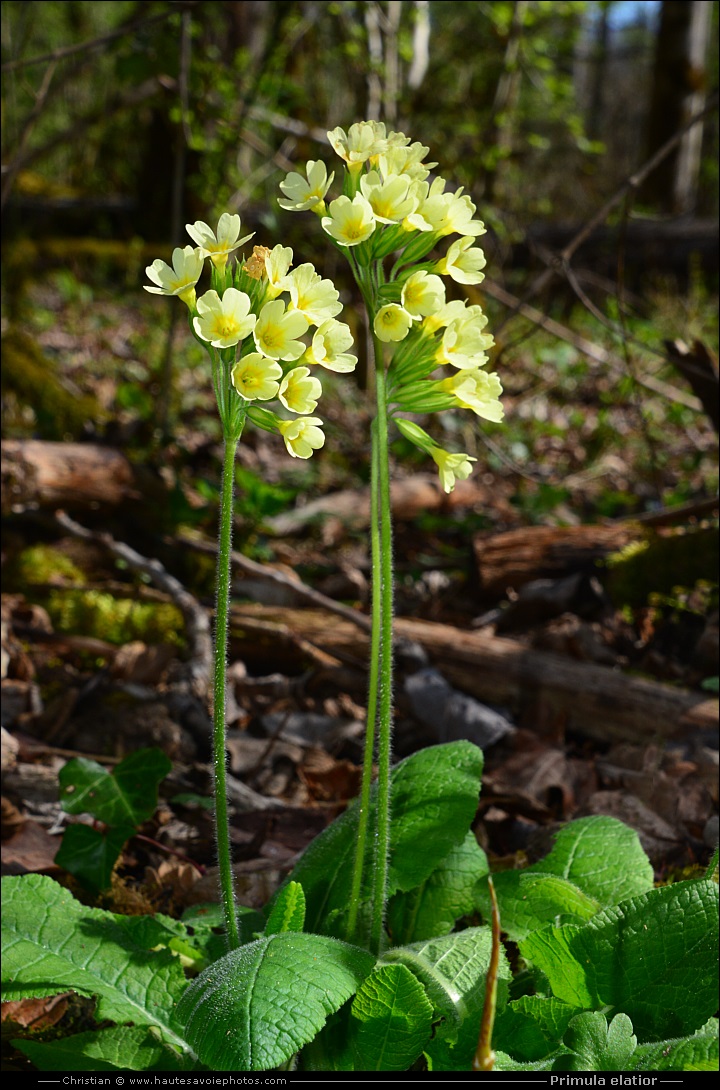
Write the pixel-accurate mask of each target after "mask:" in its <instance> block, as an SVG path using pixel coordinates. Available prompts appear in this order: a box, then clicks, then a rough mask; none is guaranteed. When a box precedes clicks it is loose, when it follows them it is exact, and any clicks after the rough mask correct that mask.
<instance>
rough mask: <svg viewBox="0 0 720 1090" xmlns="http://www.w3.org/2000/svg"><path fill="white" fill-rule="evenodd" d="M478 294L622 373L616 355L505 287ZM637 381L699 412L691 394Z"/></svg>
mask: <svg viewBox="0 0 720 1090" xmlns="http://www.w3.org/2000/svg"><path fill="white" fill-rule="evenodd" d="M480 291H481V292H487V294H488V295H490V296H491V297H492V298H493V299H497V301H498V302H499V303H502V305H503V306H505V307H509V308H510V310H512V312H513V313H517V314H520V315H522V317H523V318H527V320H528V321H529V322H532V323H533V324H534V325H537V326H539V327H540V328H541V329H544V330H545V331H546V333H550V334H551V335H552V336H553V337H557V338H558V339H559V340H561V341H565V342H566V343H567V344H571V345H572V346H573V348H577V350H578V352H582V354H583V356H586V357H587V358H588V359H589V360H593V362H595V363H602V364H605V365H606V366H607V367H608V368H609V369H610V370H611V372H613V373H614V374H616V375H618V374H625V372H626V367H625V364H624V362H623V360H621V359H620V357H619V356H616V355H615V354H614V353H613V352H608V350H607V349H606V348H603V347H602V345H599V344H595V343H594V342H593V341H589V340H587V338H586V337H581V336H580V334H578V333H573V331H572V330H571V329H568V327H567V326H564V325H562V324H561V323H560V322H556V321H555V319H554V318H549V317H548V316H547V315H546V314H543V312H542V311H541V310H536V309H535V307H532V306H530V305H529V304H528V303H524V302H522V300H520V299H518V297H517V296H516V295H512V294H511V292H509V291H506V290H505V288H503V287H501V286H500V285H499V284H496V283H495V282H494V281H492V280H487V279H486V280H483V283H482V288H481V289H480ZM637 382H638V383H639V384H640V385H641V386H645V387H646V389H648V390H652V391H653V393H656V394H660V395H661V397H664V398H667V400H668V401H676V402H677V403H678V404H679V405H685V406H686V407H687V408H688V409H694V410H695V412H702V409H703V406H702V404H701V402H700V400H699V398H697V397H693V396H692V394H688V393H686V392H685V391H684V390H679V389H678V388H677V386H671V385H670V383H669V382H663V381H662V379H658V378H655V377H654V376H653V375H645V376H638V378H637Z"/></svg>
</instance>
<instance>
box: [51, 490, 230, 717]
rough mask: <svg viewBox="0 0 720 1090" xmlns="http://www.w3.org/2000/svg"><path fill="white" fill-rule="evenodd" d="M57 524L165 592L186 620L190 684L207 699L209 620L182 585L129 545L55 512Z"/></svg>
mask: <svg viewBox="0 0 720 1090" xmlns="http://www.w3.org/2000/svg"><path fill="white" fill-rule="evenodd" d="M55 521H56V522H57V524H58V526H61V527H62V528H63V530H67V531H68V533H71V534H73V535H74V536H75V537H79V538H82V539H83V540H84V541H95V542H97V543H98V544H99V545H102V546H103V547H104V548H106V549H107V550H108V551H109V552H110V553H112V555H113V556H116V557H118V559H119V560H124V561H125V563H126V564H127V565H128V566H129V567H130V568H132V569H133V571H138V572H142V573H143V574H144V575H148V576H149V577H150V579H151V580H152V581H153V583H154V584H155V586H156V587H158V588H159V589H160V590H163V591H165V593H166V594H168V595H169V596H170V598H171V599H172V601H173V602H174V603H175V605H176V606H177V607H178V609H179V610H180V611H181V613H182V615H183V618H184V620H185V625H186V632H187V639H188V644H189V648H190V662H189V668H190V683H191V687H192V690H193V692H194V693H195V695H197V696H201V697H204V696H206V695H207V691H208V686H209V682H210V674H211V671H212V661H213V649H212V640H211V636H210V619H209V616H208V612H207V610H205V609H203V607H202V606H201V605H200V603H199V602H198V601H197V600H196V599H195V598H194V597H193V595H192V594H190V592H189V591H188V590H186V589H185V587H184V586H183V585H182V583H180V582H179V580H177V579H176V578H175V576H174V575H170V573H169V572H167V571H165V568H164V567H163V566H162V564H161V563H160V561H159V560H149V559H148V558H147V557H144V556H141V555H140V553H137V552H135V550H134V549H132V548H130V546H129V545H125V544H123V543H122V542H120V541H116V540H115V538H114V537H112V536H111V535H110V534H105V533H99V532H96V531H94V530H88V529H86V528H85V527H84V526H81V525H80V524H79V523H78V522H75V520H74V519H71V518H70V516H69V515H67V514H66V513H65V512H64V511H56V512H55Z"/></svg>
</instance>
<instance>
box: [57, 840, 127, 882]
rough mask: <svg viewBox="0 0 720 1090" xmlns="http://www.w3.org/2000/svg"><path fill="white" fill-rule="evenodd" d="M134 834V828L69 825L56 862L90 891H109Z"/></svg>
mask: <svg viewBox="0 0 720 1090" xmlns="http://www.w3.org/2000/svg"><path fill="white" fill-rule="evenodd" d="M134 832H135V826H134V825H116V826H115V827H112V826H111V827H109V828H106V829H94V828H93V827H92V826H91V825H68V827H67V828H66V829H65V832H64V833H63V838H62V843H61V844H60V847H59V848H58V852H57V855H56V856H55V862H56V863H57V865H58V866H59V867H63V868H64V869H65V870H66V871H67V872H68V874H72V875H74V877H75V878H77V880H78V881H79V882H81V883H82V885H84V886H85V888H86V889H89V890H92V891H93V892H94V893H99V892H100V890H103V889H108V888H109V886H110V880H111V878H112V872H113V867H114V866H115V864H116V863H117V861H118V857H119V855H120V852H121V851H122V850H123V848H124V846H125V843H126V841H128V840H129V839H130V837H131V836H132V835H133V833H134Z"/></svg>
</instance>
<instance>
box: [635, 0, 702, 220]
mask: <svg viewBox="0 0 720 1090" xmlns="http://www.w3.org/2000/svg"><path fill="white" fill-rule="evenodd" d="M711 15H712V5H711V4H709V3H706V2H704V0H690V2H689V3H688V2H687V0H664V3H663V5H662V9H661V14H660V26H659V29H658V37H657V47H656V51H655V64H654V72H653V89H652V98H651V103H650V116H649V120H648V129H647V133H648V147H647V152H646V154H647V157H648V158H649V157H650V156H651V155H653V154H654V153H655V152H656V151H657V150H658V148H660V147H661V146H662V145H663V144H664V143H665V141H666V140H669V139H670V137H671V136H673V135H674V133H676V132H677V130H678V129H679V128H680V127H681V126H682V124H683V122H684V121H685V120H686V119H687V118H688V117H690V116H691V115H692V114H693V113H695V112H697V111H698V110H700V109H702V106H703V102H704V98H705V83H706V73H705V64H706V57H707V51H708V42H709V34H710V20H711ZM701 147H702V122H698V123H697V124H696V125H694V126H693V127H692V129H690V130H689V131H688V132H687V133H686V135H685V136H684V138H683V140H682V141H681V143H680V144H679V146H678V148H677V150H676V151H675V152H674V153H673V154H671V155H669V156H668V157H667V158H666V159H665V160H664V162H663V163H661V164H660V166H659V167H657V169H656V170H655V171H654V172H653V174H652V175H651V176H650V178H649V179H648V181H647V183H646V186H645V189H644V197H645V199H646V200H648V201H650V202H651V203H653V204H654V205H656V206H657V207H658V209H659V210H661V211H663V212H671V213H674V214H677V215H684V214H687V213H689V212H692V211H693V210H694V208H695V204H696V198H697V185H698V177H699V173H700V152H701Z"/></svg>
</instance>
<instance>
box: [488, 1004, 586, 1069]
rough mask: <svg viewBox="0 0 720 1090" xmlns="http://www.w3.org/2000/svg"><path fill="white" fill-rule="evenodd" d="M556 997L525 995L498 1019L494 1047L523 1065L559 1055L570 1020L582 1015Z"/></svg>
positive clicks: (510, 1005) (509, 1005) (506, 1009)
mask: <svg viewBox="0 0 720 1090" xmlns="http://www.w3.org/2000/svg"><path fill="white" fill-rule="evenodd" d="M580 1013H581V1012H580V1011H578V1009H577V1008H576V1007H570V1006H569V1005H568V1004H567V1003H563V1001H562V1000H561V999H556V998H555V997H554V996H549V997H545V996H539V995H524V996H522V997H521V998H520V999H516V1000H514V1001H513V1002H510V1003H508V1005H507V1006H506V1008H505V1010H504V1011H503V1012H502V1013H501V1014H499V1015H498V1017H497V1018H496V1020H495V1032H494V1034H493V1047H494V1048H495V1050H496V1051H497V1050H498V1049H500V1050H502V1051H503V1052H506V1053H507V1054H508V1055H510V1056H512V1057H513V1058H514V1059H516V1060H519V1061H523V1062H533V1061H535V1060H540V1059H542V1058H543V1056H549V1055H550V1054H551V1053H555V1052H557V1049H558V1047H559V1045H560V1042H561V1041H562V1038H563V1035H564V1033H565V1030H566V1029H567V1027H568V1025H569V1024H570V1019H571V1018H573V1017H574V1016H575V1015H576V1014H580Z"/></svg>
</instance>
